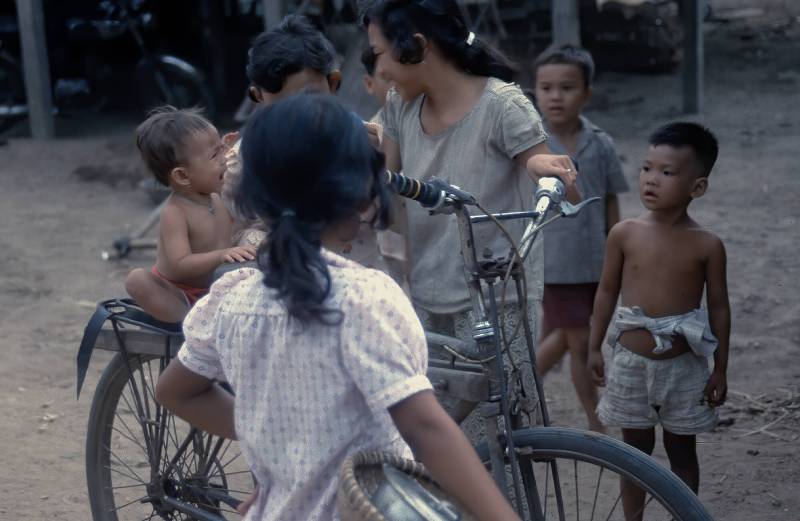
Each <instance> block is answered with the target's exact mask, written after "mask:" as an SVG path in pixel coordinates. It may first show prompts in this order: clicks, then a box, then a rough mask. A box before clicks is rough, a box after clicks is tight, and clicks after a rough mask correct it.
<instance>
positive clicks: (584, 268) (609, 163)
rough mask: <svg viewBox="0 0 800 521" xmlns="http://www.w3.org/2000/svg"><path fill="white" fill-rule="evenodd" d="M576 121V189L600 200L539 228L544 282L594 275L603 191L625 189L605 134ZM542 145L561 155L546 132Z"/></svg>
mask: <svg viewBox="0 0 800 521" xmlns="http://www.w3.org/2000/svg"><path fill="white" fill-rule="evenodd" d="M581 124H582V129H581V131H580V134H579V136H578V141H577V149H576V154H575V156H574V157H575V159H576V160H577V162H578V178H577V179H578V181H577V183H578V190H580V192H581V195H582V196H583V198H584V199H588V198H590V197H595V196H598V197H600V198H601V199H600V202H597V203H592V204H589V205H588V206H586V207H584V208H583V209H582V210H581V212H580V213H579V214H578V215H577V217H573V218H570V219H559V220H557V221H555V222H553V223H552V224H550V225H548V226H547V228H545V229H544V230H543V231H542V233H543V234H544V281H545V283H546V284H582V283H586V282H597V281H599V280H600V274H601V272H602V271H603V255H604V252H605V244H606V195H609V194H616V193H620V192H626V191H627V190H628V182H627V181H626V180H625V175H624V174H623V173H622V165H621V164H620V161H619V157H618V156H617V152H616V150H615V149H614V142H613V140H612V139H611V136H609V135H608V134H606V133H605V132H604V131H603V130H602V129H600V128H599V127H597V126H595V125H594V124H592V122H591V121H589V120H588V119H587V118H585V117H583V116H581ZM547 145H548V146H549V147H550V150H551V151H552V152H553V153H554V154H567V151H566V149H565V148H564V147H563V145H561V143H559V142H558V140H557V139H556V138H555V137H554V136H552V135H550V136H549V137H548V139H547Z"/></svg>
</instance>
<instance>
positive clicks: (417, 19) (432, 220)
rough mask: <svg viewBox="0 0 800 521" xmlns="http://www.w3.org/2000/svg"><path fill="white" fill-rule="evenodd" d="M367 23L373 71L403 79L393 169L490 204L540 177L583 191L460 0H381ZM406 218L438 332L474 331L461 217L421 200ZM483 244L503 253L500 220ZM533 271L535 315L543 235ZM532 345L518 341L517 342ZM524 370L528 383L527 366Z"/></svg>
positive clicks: (389, 151)
mask: <svg viewBox="0 0 800 521" xmlns="http://www.w3.org/2000/svg"><path fill="white" fill-rule="evenodd" d="M363 21H364V24H365V25H366V28H367V33H368V37H369V42H370V46H371V47H372V51H373V53H374V54H375V55H376V57H377V58H376V72H377V73H379V74H381V75H382V76H384V77H386V78H388V79H389V80H390V81H391V82H393V83H394V90H392V91H390V92H389V95H388V99H387V102H386V106H385V108H384V116H383V125H384V129H383V130H384V134H383V135H384V138H383V145H382V146H383V151H384V152H385V154H386V158H387V166H388V168H389V169H390V170H401V169H402V170H403V171H404V172H405V174H406V175H408V176H411V177H415V178H420V179H428V178H430V177H432V176H437V177H440V178H444V179H447V180H449V181H450V182H452V183H454V184H457V185H459V186H460V187H461V188H463V189H465V190H467V191H469V192H471V193H472V194H474V195H475V196H476V197H477V199H478V200H479V201H480V202H481V203H482V205H483V206H484V207H485V208H487V209H489V210H490V211H493V212H511V211H520V210H525V209H530V208H531V206H532V202H531V200H532V195H533V192H534V189H535V182H536V181H537V180H538V178H540V177H542V176H555V177H559V178H561V179H562V180H563V181H564V183H565V185H566V186H567V196H568V199H570V200H571V201H573V202H575V201H577V200H578V199H579V198H580V195H579V194H578V193H577V190H576V189H575V166H574V165H573V164H572V162H571V161H570V159H569V157H567V156H556V155H551V154H550V151H549V149H548V148H547V144H546V142H545V140H546V138H547V136H546V134H545V131H544V129H543V126H542V121H541V118H540V117H539V114H538V113H537V112H536V109H535V108H534V107H533V105H532V104H531V102H530V101H529V100H528V99H527V98H526V97H525V95H524V94H523V93H522V91H521V90H520V88H519V87H518V86H517V85H515V84H513V83H510V81H511V78H512V75H513V70H512V67H511V65H510V63H509V62H508V60H507V59H505V58H504V57H503V55H502V54H500V53H499V52H498V51H496V50H494V49H492V48H491V47H490V46H489V45H488V44H487V43H486V42H485V41H484V40H483V39H481V38H480V37H479V36H477V35H475V34H474V33H472V32H471V31H470V30H469V29H468V28H467V25H466V24H465V22H464V19H463V17H462V14H461V11H460V8H459V6H458V5H457V4H456V2H455V0H376V1H373V2H371V3H370V4H369V6H368V7H367V8H366V10H365V14H364V18H363ZM405 216H406V218H407V226H406V227H407V230H406V235H407V245H408V258H409V259H410V262H409V281H410V287H411V296H412V300H413V302H414V304H415V306H416V307H417V308H418V309H419V310H421V311H422V314H423V316H424V322H426V326H428V327H429V328H431V329H433V330H434V331H440V332H443V333H449V334H453V333H454V332H455V333H457V334H460V335H461V334H467V335H470V334H471V331H470V329H471V320H470V319H469V317H468V310H469V309H470V300H469V295H468V293H467V289H466V285H465V284H464V274H463V268H462V266H463V263H462V260H461V258H460V256H459V255H458V252H459V245H460V242H459V235H458V229H457V224H456V221H455V219H452V218H451V217H449V216H433V217H431V216H429V215H428V213H427V212H426V211H425V210H424V209H422V208H420V207H417V206H416V205H408V207H407V208H406V212H405ZM505 226H506V227H507V229H508V230H509V232H510V233H511V235H512V237H514V238H516V239H519V238H520V237H521V234H522V223H520V222H516V223H511V224H506V225H505ZM476 244H477V251H478V252H481V251H484V248H489V249H490V250H491V251H492V252H493V253H494V254H495V255H502V254H503V253H505V252H507V251H508V248H509V244H508V243H507V241H506V239H505V238H504V237H503V235H502V234H501V233H500V232H499V231H498V230H497V228H496V227H495V226H494V225H493V224H488V225H483V227H482V228H478V229H476ZM526 274H527V282H528V297H529V299H530V303H529V305H528V315H529V317H528V318H529V320H531V322H532V324H533V325H535V323H536V317H535V315H536V309H537V307H538V306H537V304H538V301H539V300H540V299H541V292H542V249H541V241H537V244H536V245H534V247H533V250H532V251H531V253H530V256H529V258H528V263H527V265H526ZM509 293H514V292H509ZM515 300H516V295H515V294H509V295H508V296H507V298H506V302H507V303H511V302H514V301H515ZM502 312H503V313H504V314H505V319H504V322H505V323H506V324H507V325H512V323H513V321H514V320H516V316H515V314H514V313H511V312H510V307H507V308H506V309H505V310H502ZM518 338H521V335H520V337H518ZM523 349H524V348H523V347H522V346H516V347H515V346H512V351H521V350H523ZM525 356H526V358H527V355H525ZM526 380H528V382H529V383H530V380H531V379H530V375H528V377H527V378H526Z"/></svg>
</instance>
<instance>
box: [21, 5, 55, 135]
mask: <svg viewBox="0 0 800 521" xmlns="http://www.w3.org/2000/svg"><path fill="white" fill-rule="evenodd" d="M17 17H18V19H19V34H20V42H21V44H22V67H23V69H24V75H25V95H26V96H27V103H28V118H29V120H30V124H31V135H32V136H33V138H34V139H49V138H52V137H53V136H54V135H55V124H54V121H53V97H52V94H51V90H50V62H49V61H48V58H47V45H46V37H45V31H44V10H43V9H42V0H17Z"/></svg>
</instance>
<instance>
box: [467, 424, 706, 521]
mask: <svg viewBox="0 0 800 521" xmlns="http://www.w3.org/2000/svg"><path fill="white" fill-rule="evenodd" d="M513 436H514V444H515V447H516V452H517V457H518V459H519V464H520V468H521V470H522V473H521V474H522V480H523V485H524V487H523V488H524V490H525V494H526V495H527V497H526V498H525V506H524V507H523V509H524V510H525V511H528V510H529V509H532V510H534V511H537V510H538V511H539V512H540V514H541V516H540V519H548V520H549V519H557V520H559V521H566V520H575V521H578V520H589V521H591V520H596V519H597V520H603V521H610V520H625V519H626V516H625V513H624V512H623V505H622V498H621V493H620V478H624V479H626V480H628V481H629V482H632V483H635V484H636V485H637V486H638V487H639V488H640V490H642V491H643V492H644V493H645V503H644V506H643V507H642V508H641V509H640V510H641V511H639V512H636V513H633V515H630V516H628V519H645V520H648V521H650V520H656V521H657V520H671V519H675V520H677V521H711V520H712V519H713V518H712V517H711V515H709V513H708V512H707V511H706V509H705V507H703V505H702V503H701V502H700V500H699V499H698V498H697V496H696V495H695V494H694V493H693V492H692V491H691V490H690V489H689V487H687V486H686V485H685V484H684V483H683V482H682V481H681V480H680V479H679V478H678V477H677V476H675V475H674V474H673V473H672V472H670V471H669V470H668V469H666V468H664V467H663V466H661V465H660V464H659V463H658V462H657V461H655V460H654V459H653V458H651V457H649V456H647V455H646V454H644V453H643V452H641V451H639V450H636V449H634V448H633V447H630V446H628V445H626V444H624V443H622V442H620V441H618V440H615V439H613V438H609V437H608V436H603V435H599V434H596V433H592V432H587V431H581V430H578V429H570V428H561V427H539V428H533V429H521V430H518V431H515V432H514V433H513ZM476 450H477V451H478V454H479V456H480V457H481V458H482V460H483V461H484V462H488V461H489V452H488V448H487V445H486V444H485V443H483V444H481V445H479V446H478V447H477V449H476ZM506 467H508V464H507V463H506ZM554 467H555V469H556V473H555V474H554V473H553V469H554ZM507 474H509V473H507ZM528 505H534V506H532V507H529V506H528ZM637 514H638V515H637ZM530 518H531V519H536V517H535V516H531V517H530Z"/></svg>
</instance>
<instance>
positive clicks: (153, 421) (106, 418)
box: [86, 353, 253, 521]
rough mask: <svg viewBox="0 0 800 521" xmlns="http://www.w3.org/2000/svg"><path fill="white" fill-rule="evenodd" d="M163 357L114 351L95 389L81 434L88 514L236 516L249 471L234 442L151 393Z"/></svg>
mask: <svg viewBox="0 0 800 521" xmlns="http://www.w3.org/2000/svg"><path fill="white" fill-rule="evenodd" d="M166 363H167V362H166V359H164V358H163V357H155V356H149V355H128V356H127V357H126V356H125V355H123V354H122V353H117V354H116V355H115V356H114V358H113V359H112V360H111V362H110V363H109V365H108V367H106V369H105V371H104V372H103V375H102V377H101V378H100V382H99V383H98V385H97V389H96V390H95V394H94V399H93V401H92V410H91V413H90V415H89V427H88V433H87V437H86V480H87V485H88V488H89V500H90V504H91V509H92V518H93V519H94V521H125V520H141V519H169V520H189V519H192V520H201V521H222V520H238V519H241V516H239V514H238V513H236V511H235V506H236V505H237V504H238V502H239V501H240V500H242V499H244V496H245V495H246V494H248V493H249V492H250V491H251V490H252V489H253V479H252V476H251V474H250V471H249V469H248V468H247V465H246V463H245V462H244V461H243V458H242V457H241V456H240V453H239V450H238V445H237V444H236V442H233V441H231V440H226V439H222V438H219V437H216V436H212V435H210V434H208V433H205V432H202V431H200V430H198V429H195V428H192V427H191V426H190V425H189V424H187V423H186V422H184V421H182V420H181V419H179V418H176V417H175V416H174V415H172V413H170V412H169V411H167V410H166V409H164V408H163V407H161V406H160V405H159V404H158V403H157V402H156V401H155V399H154V397H155V384H156V382H157V380H158V375H159V374H161V371H163V370H164V368H165V367H166Z"/></svg>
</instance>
